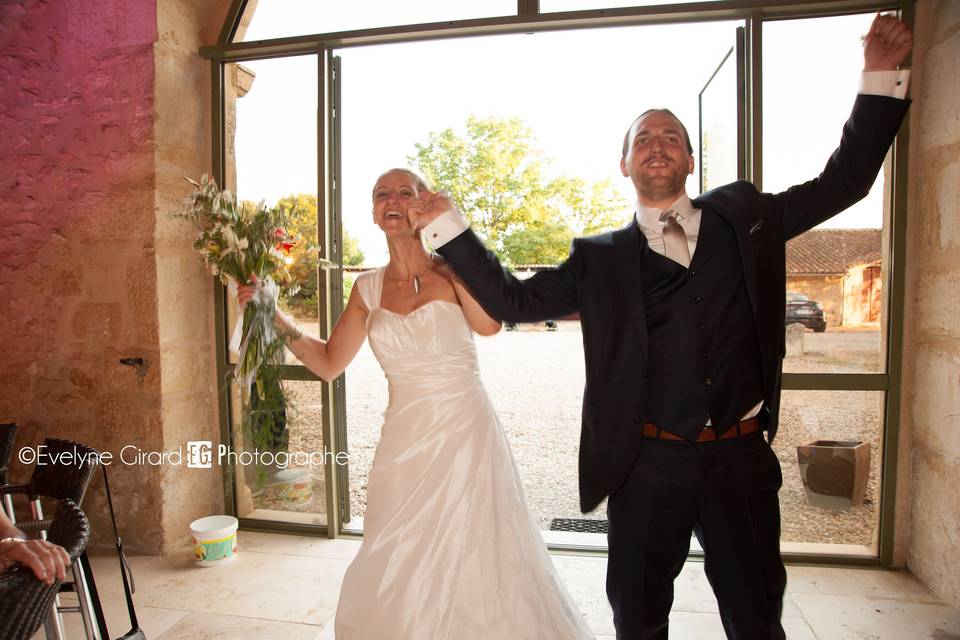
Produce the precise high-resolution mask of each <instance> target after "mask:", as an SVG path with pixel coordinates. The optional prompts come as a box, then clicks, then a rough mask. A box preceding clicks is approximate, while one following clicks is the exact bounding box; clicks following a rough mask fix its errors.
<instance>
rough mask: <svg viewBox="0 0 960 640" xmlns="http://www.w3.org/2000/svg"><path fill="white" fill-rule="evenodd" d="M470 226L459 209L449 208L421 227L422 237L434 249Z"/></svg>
mask: <svg viewBox="0 0 960 640" xmlns="http://www.w3.org/2000/svg"><path fill="white" fill-rule="evenodd" d="M469 228H470V224H469V223H468V222H467V220H466V218H464V217H463V215H461V213H460V212H459V211H456V210H455V209H451V210H450V211H447V212H445V213H442V214H440V216H439V217H438V218H437V219H436V220H434V221H433V222H431V223H430V224H428V225H427V226H425V227H424V228H423V237H424V238H425V239H426V241H427V242H429V243H430V245H431V246H432V247H433V248H434V249H439V248H440V247H442V246H443V245H445V244H447V243H448V242H450V241H451V240H453V239H454V238H456V237H457V236H458V235H460V234H461V233H463V232H464V231H466V230H467V229H469Z"/></svg>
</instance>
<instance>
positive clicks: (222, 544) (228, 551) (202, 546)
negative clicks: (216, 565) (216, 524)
mask: <svg viewBox="0 0 960 640" xmlns="http://www.w3.org/2000/svg"><path fill="white" fill-rule="evenodd" d="M236 552H237V534H233V535H230V536H227V537H226V538H217V539H216V540H199V539H197V538H196V537H195V538H194V539H193V554H194V557H195V558H196V559H197V560H201V561H205V562H213V561H215V560H222V559H223V558H229V557H230V556H232V555H234V554H235V553H236Z"/></svg>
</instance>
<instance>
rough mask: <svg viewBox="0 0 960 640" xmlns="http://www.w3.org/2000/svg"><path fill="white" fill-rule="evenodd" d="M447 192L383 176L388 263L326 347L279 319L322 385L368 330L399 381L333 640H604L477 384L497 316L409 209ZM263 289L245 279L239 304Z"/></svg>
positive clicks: (381, 222) (376, 196) (358, 290)
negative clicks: (551, 550)
mask: <svg viewBox="0 0 960 640" xmlns="http://www.w3.org/2000/svg"><path fill="white" fill-rule="evenodd" d="M443 201H444V199H443V198H442V197H437V194H434V193H432V192H431V191H429V189H428V188H427V186H426V184H425V183H424V182H423V181H422V180H421V179H420V178H419V177H418V176H417V175H416V174H414V173H413V172H410V171H407V170H404V169H393V170H391V171H388V172H387V173H385V174H383V175H382V176H380V178H379V179H378V180H377V183H376V185H375V186H374V189H373V220H374V222H375V223H376V224H377V225H378V226H379V227H380V228H381V229H382V230H383V232H384V234H386V236H387V244H388V247H389V249H390V261H389V263H388V264H387V265H386V266H385V267H381V268H379V269H376V270H374V271H368V272H365V273H363V274H361V275H360V276H359V277H358V278H357V280H356V282H355V284H354V287H353V291H352V292H351V294H350V299H349V302H348V303H347V307H346V309H345V310H344V312H343V314H342V315H341V317H340V320H339V321H338V322H337V325H336V326H335V327H334V329H333V332H332V334H331V336H330V340H329V341H328V342H324V341H322V340H319V339H316V338H312V337H309V336H304V335H303V334H302V333H301V332H300V331H299V330H297V329H296V325H295V324H294V323H293V321H292V320H291V319H290V318H289V317H287V316H284V315H283V314H280V313H278V315H277V324H278V325H279V326H280V329H281V330H282V331H285V332H287V333H288V334H291V335H292V336H294V339H293V340H292V341H291V350H292V351H293V352H294V354H295V355H296V356H297V357H298V358H299V359H300V360H301V361H302V362H303V363H304V365H306V366H307V367H308V368H309V369H310V370H311V371H313V372H315V373H316V374H317V375H319V376H320V377H322V378H323V379H325V380H331V379H333V378H335V377H337V376H338V375H340V373H342V372H343V370H344V369H345V368H346V366H347V364H348V363H349V362H350V361H351V360H352V359H353V357H354V356H355V355H356V353H357V351H359V349H360V347H361V346H362V344H363V340H364V338H365V337H366V338H368V339H369V341H370V347H371V349H372V350H373V352H374V354H375V355H376V357H377V360H378V361H379V363H380V365H381V366H382V367H383V370H384V373H385V374H386V377H387V381H388V383H389V403H388V405H387V410H386V412H385V414H384V424H383V427H382V429H381V435H380V442H379V444H378V445H377V450H376V454H375V456H374V459H373V467H372V469H371V470H370V477H369V481H368V484H367V511H366V515H365V517H364V539H363V544H362V545H361V547H360V551H359V553H358V554H357V556H356V558H355V559H354V561H353V562H352V563H351V565H350V567H349V568H348V569H347V572H346V575H345V576H344V579H343V586H342V588H341V590H340V601H339V605H338V607H337V615H336V622H335V632H336V638H337V640H366V639H369V640H446V639H449V640H474V639H475V640H521V639H530V640H568V639H569V640H581V639H585V638H593V637H594V636H593V634H592V633H591V631H590V629H589V628H588V627H587V625H586V623H585V621H584V619H583V616H582V615H581V614H580V612H579V611H578V610H577V608H576V606H575V604H574V603H573V600H572V599H571V598H570V595H569V594H568V593H567V590H566V588H565V587H564V586H563V584H562V582H561V581H560V578H559V576H558V575H557V572H556V569H555V568H554V566H553V563H552V562H551V560H550V555H549V554H548V553H547V550H546V547H545V546H544V543H543V539H542V538H541V536H540V531H539V530H538V528H537V525H536V523H535V522H534V520H533V518H532V517H531V515H530V512H529V510H528V509H527V504H526V500H525V498H524V495H523V486H522V484H521V482H520V477H519V475H518V473H517V467H516V464H515V463H514V461H513V456H512V455H511V453H510V448H509V445H508V444H507V440H506V437H505V436H504V432H503V429H502V427H501V425H500V423H499V421H498V419H497V416H496V414H495V413H494V410H493V406H492V405H491V404H490V400H489V398H488V397H487V394H486V391H485V390H484V388H483V385H482V384H481V382H480V372H479V368H478V365H477V353H476V348H475V346H474V342H473V333H479V334H481V335H491V334H493V333H496V332H497V331H498V330H499V329H500V323H499V322H497V321H495V320H493V319H492V318H490V317H489V316H488V315H487V314H486V313H485V312H484V311H483V309H482V308H481V307H480V305H479V304H478V303H477V302H476V301H475V300H474V299H473V297H472V296H471V295H470V294H469V292H467V290H466V289H465V288H464V287H463V286H462V285H461V284H460V283H459V282H457V280H456V279H455V278H454V276H453V275H452V272H451V271H450V270H449V269H447V268H446V267H445V266H444V265H443V264H441V262H440V259H439V258H438V257H437V256H434V255H432V254H430V253H428V252H427V251H426V249H424V246H423V243H422V242H421V240H420V236H419V232H417V231H416V230H415V228H414V227H413V225H412V224H411V222H410V220H409V219H408V216H407V211H408V208H419V209H420V210H428V209H429V208H430V207H431V206H438V205H439V204H440V203H442V202H443ZM252 292H253V287H252V286H245V287H240V289H239V294H238V298H239V300H240V302H241V303H246V301H247V300H249V298H250V296H251V295H252Z"/></svg>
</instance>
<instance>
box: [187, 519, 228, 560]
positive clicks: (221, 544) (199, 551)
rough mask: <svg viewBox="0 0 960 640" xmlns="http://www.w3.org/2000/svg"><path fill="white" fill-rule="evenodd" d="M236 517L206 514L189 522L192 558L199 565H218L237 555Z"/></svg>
mask: <svg viewBox="0 0 960 640" xmlns="http://www.w3.org/2000/svg"><path fill="white" fill-rule="evenodd" d="M237 524H238V522H237V519H236V518H234V517H233V516H207V517H206V518H200V519H199V520H194V521H193V522H191V523H190V534H191V535H192V536H193V558H194V560H195V561H196V563H197V564H198V565H200V566H201V567H218V566H221V565H225V564H229V563H231V562H233V561H234V560H235V559H236V557H237Z"/></svg>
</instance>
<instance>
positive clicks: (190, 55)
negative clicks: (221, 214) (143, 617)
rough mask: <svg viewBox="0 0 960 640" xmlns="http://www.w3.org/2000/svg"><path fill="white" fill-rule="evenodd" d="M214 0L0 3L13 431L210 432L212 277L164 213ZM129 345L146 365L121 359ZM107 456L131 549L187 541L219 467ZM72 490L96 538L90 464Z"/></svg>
mask: <svg viewBox="0 0 960 640" xmlns="http://www.w3.org/2000/svg"><path fill="white" fill-rule="evenodd" d="M226 4H228V3H227V2H225V1H215V0H194V1H182V2H161V3H158V2H157V0H99V1H98V2H89V1H85V0H62V1H57V2H52V1H43V0H18V1H15V2H5V3H2V5H0V149H3V154H2V159H0V189H2V194H3V195H2V197H0V291H3V297H4V298H5V300H6V304H5V305H4V307H5V308H6V312H5V313H3V314H0V336H2V339H3V343H4V352H5V355H4V357H3V358H2V359H0V420H2V421H4V422H7V421H14V422H17V423H18V424H19V425H20V428H21V431H20V436H19V438H18V446H27V445H37V444H39V442H40V441H41V440H42V439H43V438H44V437H47V436H55V437H65V438H71V439H74V440H78V441H81V442H84V443H87V444H90V445H92V446H94V447H97V448H99V449H101V450H104V451H110V452H112V453H114V454H115V455H119V453H120V450H121V449H122V448H123V447H124V446H127V445H132V446H135V447H136V448H137V449H139V450H142V451H164V450H171V449H175V448H176V447H177V446H179V445H181V444H184V443H185V441H186V440H187V439H207V440H216V435H217V433H218V431H217V426H218V421H217V408H216V400H217V398H216V393H217V389H216V386H217V383H216V379H215V378H216V376H215V373H214V371H215V360H214V359H213V355H214V354H213V346H212V345H213V324H212V293H211V291H212V290H211V278H210V277H209V276H208V275H207V274H206V273H205V272H204V270H203V268H202V266H201V265H200V264H199V262H197V261H196V260H195V259H194V258H193V256H192V255H190V254H189V239H190V232H189V230H188V229H186V228H185V226H184V225H183V224H182V223H174V222H172V221H171V220H170V219H169V217H168V213H169V212H171V211H173V210H174V209H175V208H176V206H178V204H179V201H180V199H181V198H182V197H183V195H184V194H185V193H186V189H187V184H186V183H185V182H183V181H182V179H181V178H182V176H185V175H198V174H199V173H201V172H203V171H205V170H208V167H209V159H210V157H211V155H210V137H209V136H210V134H209V131H210V122H209V120H210V115H209V114H210V106H209V96H210V90H209V77H210V72H209V69H210V66H209V63H207V62H205V61H202V60H201V59H200V58H199V56H198V55H197V49H198V47H199V46H200V45H201V44H203V43H207V42H212V41H213V39H215V37H216V33H217V32H218V31H219V27H220V24H219V22H220V21H221V20H222V17H223V13H224V11H225V6H224V5H226ZM212 24H215V27H214V26H211V25H212ZM211 38H212V39H211ZM131 357H132V358H142V359H143V362H144V364H143V366H142V367H135V366H133V367H132V366H125V365H122V364H120V358H131ZM128 452H132V451H131V450H129V449H128ZM29 471H30V468H29V465H23V464H19V463H16V462H15V463H14V465H13V474H14V479H15V480H25V479H26V476H27V475H28V474H29ZM110 471H111V480H112V482H111V484H112V487H111V488H113V489H114V492H115V494H116V496H115V499H116V501H117V507H118V509H119V510H120V512H121V513H122V514H123V517H122V519H123V521H124V523H125V531H124V532H123V534H124V537H125V540H126V542H127V546H129V547H130V548H133V549H142V550H147V551H152V552H163V551H166V550H168V549H171V548H174V547H176V546H180V545H182V544H185V543H186V542H187V538H186V534H185V531H186V523H187V522H189V520H190V519H191V518H193V517H196V516H197V515H199V514H206V513H211V512H215V511H219V510H221V509H222V488H221V483H220V478H219V473H218V472H217V471H212V472H205V475H204V476H202V477H198V476H196V475H190V473H184V472H182V471H181V470H177V469H169V468H164V467H156V466H151V465H143V464H139V465H126V464H120V463H117V462H114V464H113V465H112V466H111V468H110ZM192 473H193V474H200V473H204V472H201V471H195V472H192ZM84 507H85V509H86V510H87V511H88V512H89V513H90V515H91V518H92V520H93V522H94V528H95V535H94V541H95V542H108V541H109V540H110V539H111V534H109V533H108V531H107V528H106V527H105V526H103V525H105V523H106V520H105V517H104V513H105V510H104V509H105V508H104V502H103V496H102V491H101V489H100V483H99V481H97V482H95V483H94V485H93V486H92V488H91V490H90V493H89V494H88V498H87V500H86V501H85V503H84Z"/></svg>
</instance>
